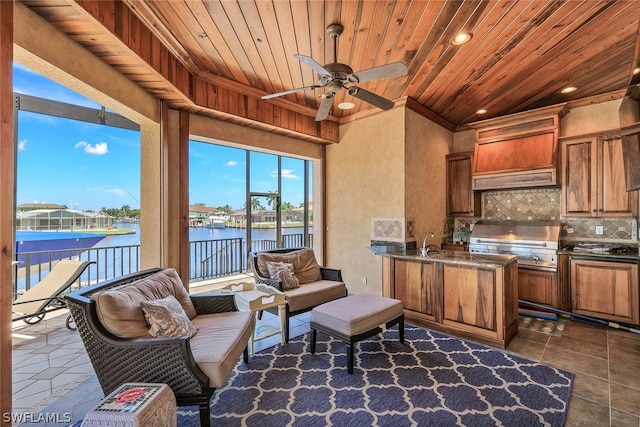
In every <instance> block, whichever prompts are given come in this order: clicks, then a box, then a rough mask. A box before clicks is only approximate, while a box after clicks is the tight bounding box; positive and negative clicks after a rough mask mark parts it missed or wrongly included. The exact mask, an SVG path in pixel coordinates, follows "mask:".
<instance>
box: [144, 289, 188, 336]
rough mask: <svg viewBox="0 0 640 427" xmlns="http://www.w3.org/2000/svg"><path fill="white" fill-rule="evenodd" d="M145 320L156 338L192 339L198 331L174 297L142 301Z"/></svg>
mask: <svg viewBox="0 0 640 427" xmlns="http://www.w3.org/2000/svg"><path fill="white" fill-rule="evenodd" d="M140 308H141V309H142V311H143V313H144V318H145V319H146V321H147V323H148V324H149V325H150V326H151V327H150V328H149V333H150V334H151V336H154V337H181V336H184V335H187V336H188V337H192V336H194V335H195V334H196V332H197V331H198V330H197V329H196V327H195V326H193V323H191V321H190V320H189V317H188V316H187V313H186V312H185V311H184V308H182V305H180V303H179V302H178V300H177V299H176V298H175V297H174V296H173V295H168V296H166V297H164V298H162V299H157V300H151V301H140Z"/></svg>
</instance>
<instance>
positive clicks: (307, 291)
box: [249, 248, 348, 342]
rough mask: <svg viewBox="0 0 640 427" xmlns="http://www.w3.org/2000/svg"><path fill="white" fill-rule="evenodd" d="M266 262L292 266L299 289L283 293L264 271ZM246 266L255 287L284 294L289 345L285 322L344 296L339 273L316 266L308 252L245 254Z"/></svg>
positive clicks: (266, 271)
mask: <svg viewBox="0 0 640 427" xmlns="http://www.w3.org/2000/svg"><path fill="white" fill-rule="evenodd" d="M269 262H284V263H289V264H291V265H292V266H293V270H294V273H295V276H296V277H297V278H298V279H299V282H300V286H299V287H296V288H293V289H286V288H285V287H284V286H283V281H282V280H281V279H278V278H272V277H271V275H270V272H269V270H268V264H267V263H269ZM249 265H251V267H252V269H253V275H254V279H255V282H256V283H264V284H266V285H270V286H273V287H275V288H277V289H278V290H280V291H282V292H284V294H285V296H286V298H287V306H286V322H285V331H284V336H285V341H286V342H289V334H290V330H289V318H290V317H292V316H295V315H297V314H301V313H304V312H307V311H310V310H312V309H313V308H314V307H316V306H318V305H320V304H324V303H325V302H329V301H333V300H335V299H338V298H342V297H346V296H347V293H348V291H347V287H346V285H345V283H344V282H343V280H342V272H341V271H340V270H337V269H333V268H326V267H322V266H320V265H319V264H318V263H317V261H316V259H315V255H314V252H313V250H312V249H308V248H286V249H285V248H282V249H272V250H267V251H256V252H250V253H249Z"/></svg>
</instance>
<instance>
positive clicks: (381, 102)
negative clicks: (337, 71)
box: [348, 86, 394, 110]
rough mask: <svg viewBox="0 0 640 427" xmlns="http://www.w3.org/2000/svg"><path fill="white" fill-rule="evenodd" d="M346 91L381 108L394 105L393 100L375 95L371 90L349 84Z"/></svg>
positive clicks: (390, 107)
mask: <svg viewBox="0 0 640 427" xmlns="http://www.w3.org/2000/svg"><path fill="white" fill-rule="evenodd" d="M348 92H349V95H351V96H355V97H356V98H358V99H361V100H363V101H365V102H368V103H369V104H371V105H375V106H376V107H378V108H382V109H383V110H390V109H392V108H393V106H394V103H393V101H390V100H388V99H387V98H383V97H381V96H380V95H376V94H375V93H373V92H369V91H368V90H364V89H362V88H359V87H357V86H351V87H350V88H349V89H348Z"/></svg>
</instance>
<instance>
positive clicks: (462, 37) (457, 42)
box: [451, 33, 472, 46]
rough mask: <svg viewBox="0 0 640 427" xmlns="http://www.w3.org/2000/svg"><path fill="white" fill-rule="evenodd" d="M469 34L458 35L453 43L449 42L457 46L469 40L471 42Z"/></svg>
mask: <svg viewBox="0 0 640 427" xmlns="http://www.w3.org/2000/svg"><path fill="white" fill-rule="evenodd" d="M471 37H472V35H471V33H460V34H458V35H457V36H455V37H454V39H453V41H452V42H451V44H453V45H456V46H459V45H461V44H465V43H466V42H468V41H469V40H471Z"/></svg>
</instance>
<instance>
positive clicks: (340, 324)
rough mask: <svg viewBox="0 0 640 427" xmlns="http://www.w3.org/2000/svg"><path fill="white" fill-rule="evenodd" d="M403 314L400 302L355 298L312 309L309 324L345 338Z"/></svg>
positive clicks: (370, 297)
mask: <svg viewBox="0 0 640 427" xmlns="http://www.w3.org/2000/svg"><path fill="white" fill-rule="evenodd" d="M402 314H403V310H402V301H400V300H397V299H393V298H387V297H382V296H378V295H371V294H355V295H349V296H347V297H345V298H340V299H337V300H335V301H330V302H327V303H325V304H321V305H319V306H317V307H315V308H314V309H313V310H312V311H311V321H312V322H315V323H318V324H320V325H323V326H325V327H326V328H329V329H332V330H334V331H337V332H339V333H342V334H345V335H347V336H354V335H358V334H361V333H363V332H367V331H370V330H372V329H374V328H376V327H378V326H380V325H383V324H385V323H387V322H388V321H390V320H393V319H395V318H396V317H398V316H401V315H402Z"/></svg>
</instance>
